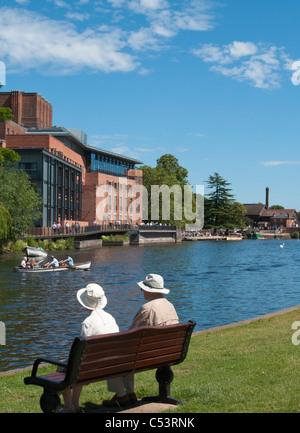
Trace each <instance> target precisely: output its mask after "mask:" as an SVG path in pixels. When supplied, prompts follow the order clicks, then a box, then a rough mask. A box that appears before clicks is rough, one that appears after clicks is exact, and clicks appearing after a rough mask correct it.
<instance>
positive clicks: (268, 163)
mask: <svg viewBox="0 0 300 433" xmlns="http://www.w3.org/2000/svg"><path fill="white" fill-rule="evenodd" d="M298 164H300V161H262V162H261V165H264V166H266V167H276V166H278V165H298Z"/></svg>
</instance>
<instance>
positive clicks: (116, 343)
mask: <svg viewBox="0 0 300 433" xmlns="http://www.w3.org/2000/svg"><path fill="white" fill-rule="evenodd" d="M140 338H141V337H139V338H136V337H135V338H132V339H128V340H127V339H126V340H122V338H120V337H119V339H117V338H114V339H113V340H112V341H108V342H107V341H106V342H102V340H100V339H95V341H93V340H92V341H91V340H88V341H87V345H86V348H85V353H86V354H88V353H94V352H97V351H99V348H101V352H102V351H109V350H114V349H116V348H120V349H123V348H124V349H126V348H128V347H134V348H136V347H138V345H139V343H140Z"/></svg>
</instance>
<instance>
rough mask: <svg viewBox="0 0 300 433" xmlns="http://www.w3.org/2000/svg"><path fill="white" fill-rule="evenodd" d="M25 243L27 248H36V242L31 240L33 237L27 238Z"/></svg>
mask: <svg viewBox="0 0 300 433" xmlns="http://www.w3.org/2000/svg"><path fill="white" fill-rule="evenodd" d="M26 242H27V245H28V246H29V247H33V248H37V242H36V241H35V240H34V239H33V236H27V238H26Z"/></svg>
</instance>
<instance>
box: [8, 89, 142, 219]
mask: <svg viewBox="0 0 300 433" xmlns="http://www.w3.org/2000/svg"><path fill="white" fill-rule="evenodd" d="M1 106H3V107H9V108H11V110H12V113H13V116H14V117H13V120H12V121H7V122H4V125H1V128H0V141H1V145H2V146H6V147H8V148H10V149H13V150H15V151H16V152H18V153H19V154H20V156H21V160H20V162H19V168H20V169H23V170H25V171H26V172H27V173H28V174H29V176H30V178H31V180H32V182H33V183H34V184H35V185H36V188H37V190H38V191H39V192H40V194H41V195H42V198H43V210H42V218H41V220H40V221H38V222H37V225H39V226H42V227H51V226H52V224H53V222H60V223H61V224H63V223H64V222H66V221H68V222H76V221H78V222H81V223H84V224H92V223H93V221H95V220H97V221H98V222H99V223H103V221H107V220H108V221H116V220H121V221H122V222H128V221H130V222H134V218H135V212H134V211H135V210H136V209H137V208H138V207H139V206H140V205H136V206H135V209H133V206H130V204H131V203H132V202H133V201H134V198H132V197H130V198H129V197H128V195H127V191H128V189H129V188H130V186H133V185H135V184H142V171H141V170H139V169H136V164H141V162H140V161H138V160H135V159H132V158H129V157H127V156H124V155H118V154H116V153H113V152H109V151H107V150H104V149H99V148H97V147H92V146H89V145H88V143H87V135H86V134H85V133H84V132H83V131H81V130H80V129H74V128H66V127H63V126H52V106H51V104H50V103H49V102H48V101H47V100H45V99H44V98H43V97H41V96H40V95H38V94H37V93H25V92H20V91H12V92H0V107H1ZM103 185H108V186H109V187H110V188H112V191H113V192H112V194H111V195H110V196H109V197H108V205H107V206H106V208H104V209H102V208H101V206H100V205H101V200H102V198H101V197H99V194H98V193H99V187H101V186H103ZM127 209H130V210H129V211H127Z"/></svg>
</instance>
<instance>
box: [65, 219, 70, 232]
mask: <svg viewBox="0 0 300 433" xmlns="http://www.w3.org/2000/svg"><path fill="white" fill-rule="evenodd" d="M65 228H66V233H67V234H68V233H69V230H70V224H69V223H68V221H67V222H66V224H65Z"/></svg>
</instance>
